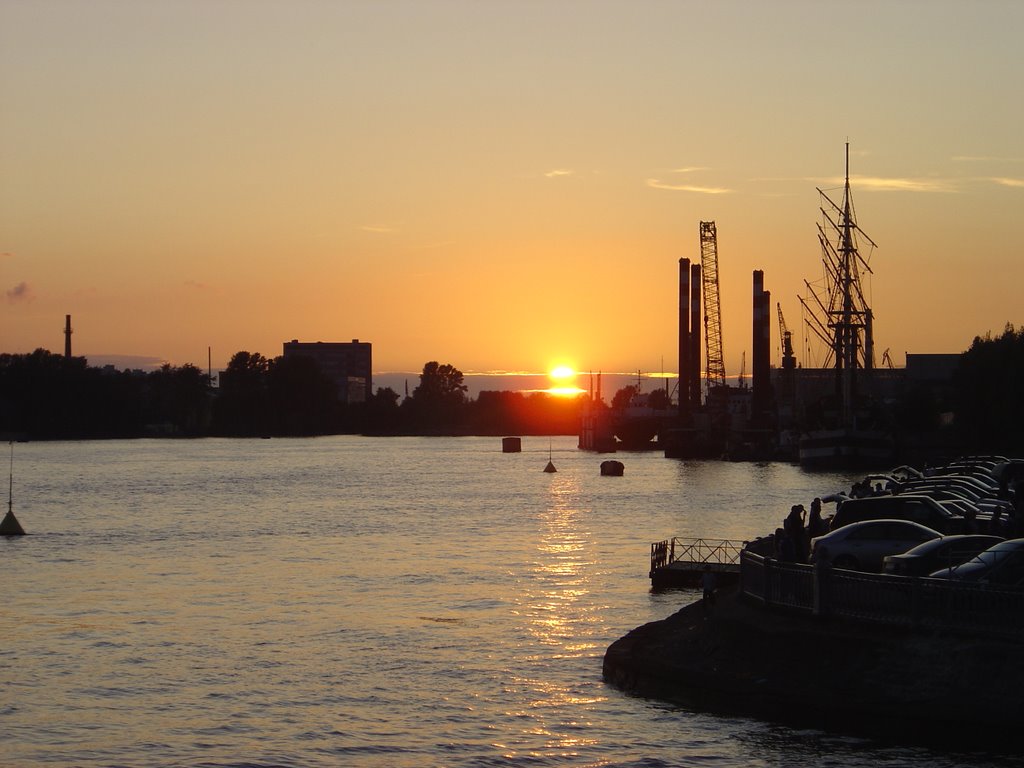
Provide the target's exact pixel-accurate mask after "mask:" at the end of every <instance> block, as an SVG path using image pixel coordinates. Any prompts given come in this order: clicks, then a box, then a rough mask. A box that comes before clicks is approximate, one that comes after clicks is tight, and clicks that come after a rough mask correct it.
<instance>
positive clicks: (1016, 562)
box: [931, 539, 1024, 586]
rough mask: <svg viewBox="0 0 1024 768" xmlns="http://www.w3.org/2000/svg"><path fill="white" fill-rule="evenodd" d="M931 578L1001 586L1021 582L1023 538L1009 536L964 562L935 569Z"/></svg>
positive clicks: (1023, 563) (1014, 584) (1023, 565)
mask: <svg viewBox="0 0 1024 768" xmlns="http://www.w3.org/2000/svg"><path fill="white" fill-rule="evenodd" d="M931 577H932V578H934V579H955V580H957V581H974V582H982V583H986V584H998V585H1000V586H1019V585H1022V584H1024V539H1009V540H1008V541H1003V542H1000V543H999V544H996V545H995V546H992V547H989V548H988V549H986V550H985V551H984V552H980V553H978V554H977V555H976V556H975V557H973V558H972V559H970V560H968V561H967V562H966V563H962V564H961V565H958V566H956V567H955V568H947V569H944V570H940V571H935V572H934V573H932V574H931Z"/></svg>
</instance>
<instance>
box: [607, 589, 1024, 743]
mask: <svg viewBox="0 0 1024 768" xmlns="http://www.w3.org/2000/svg"><path fill="white" fill-rule="evenodd" d="M604 678H605V680H606V681H608V682H609V683H611V684H613V685H615V686H617V687H619V688H621V689H623V690H625V691H627V692H630V693H633V694H636V695H639V696H644V697H649V698H656V699H661V700H666V701H673V702H677V703H680V704H683V705H684V706H687V707H691V708H694V709H701V710H707V711H712V712H721V713H728V714H742V715H750V716H755V717H761V718H765V719H771V720H780V721H787V722H790V723H793V724H797V725H802V726H807V727H815V728H821V729H823V730H829V731H840V732H846V733H862V734H871V735H877V736H892V737H895V738H898V739H900V740H901V741H902V740H913V741H924V742H926V743H935V742H936V741H937V740H942V741H943V742H944V743H961V744H963V745H965V746H967V745H982V746H985V747H992V746H994V745H995V743H996V742H1000V743H1006V742H1007V741H1008V740H1011V741H1017V740H1018V739H1019V738H1020V736H1019V734H1018V732H1017V731H1016V725H1017V723H1018V722H1019V721H1020V712H1019V703H1020V701H1021V698H1022V696H1024V645H1021V644H1020V643H1014V642H1010V641H1001V640H992V639H987V638H986V639H979V638H971V637H965V636H955V635H948V634H939V633H934V632H921V631H914V630H909V629H906V630H901V629H894V628H892V627H888V626H877V625H872V624H865V623H859V622H857V623H855V622H846V621H839V620H831V621H828V620H822V619H819V618H816V617H812V616H805V615H794V614H788V613H777V612H774V611H770V610H767V609H765V608H763V607H761V606H759V605H757V604H756V603H751V602H748V601H746V600H744V599H742V598H741V597H740V596H739V595H738V593H737V592H736V591H735V590H732V591H729V592H723V593H722V594H721V595H720V596H719V599H718V604H717V605H716V606H715V609H714V611H713V612H712V613H711V615H709V616H707V617H705V615H704V611H703V610H702V606H701V603H700V602H698V603H695V604H693V605H690V606H687V607H685V608H683V609H682V610H680V611H679V612H677V613H676V614H674V615H672V616H670V617H669V618H667V619H664V620H662V621H657V622H653V623H651V624H646V625H644V626H642V627H638V628H637V629H634V630H633V631H632V632H630V633H629V634H627V635H626V636H625V637H623V638H621V639H619V640H617V641H616V642H615V643H613V644H612V645H611V646H610V647H609V648H608V650H607V652H606V653H605V657H604Z"/></svg>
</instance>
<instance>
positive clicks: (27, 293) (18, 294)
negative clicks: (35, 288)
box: [7, 282, 33, 304]
mask: <svg viewBox="0 0 1024 768" xmlns="http://www.w3.org/2000/svg"><path fill="white" fill-rule="evenodd" d="M32 299H33V293H32V287H31V286H30V285H29V284H28V283H25V282H21V283H18V284H17V285H16V286H14V287H13V288H10V289H8V291H7V301H8V302H10V303H11V304H15V303H17V302H21V301H32Z"/></svg>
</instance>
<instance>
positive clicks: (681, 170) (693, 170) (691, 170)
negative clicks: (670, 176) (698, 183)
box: [670, 165, 707, 173]
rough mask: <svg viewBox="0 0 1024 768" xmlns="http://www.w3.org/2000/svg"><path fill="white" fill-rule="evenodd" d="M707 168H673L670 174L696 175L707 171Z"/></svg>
mask: <svg viewBox="0 0 1024 768" xmlns="http://www.w3.org/2000/svg"><path fill="white" fill-rule="evenodd" d="M706 170H707V168H705V167H703V166H699V165H691V166H688V167H686V168H673V169H672V170H671V171H670V173H696V172H697V171H706Z"/></svg>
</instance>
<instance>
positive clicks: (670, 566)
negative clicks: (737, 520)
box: [649, 536, 747, 589]
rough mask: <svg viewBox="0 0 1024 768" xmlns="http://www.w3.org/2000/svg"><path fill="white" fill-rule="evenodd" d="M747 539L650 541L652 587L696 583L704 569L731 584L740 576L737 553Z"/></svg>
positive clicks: (721, 580)
mask: <svg viewBox="0 0 1024 768" xmlns="http://www.w3.org/2000/svg"><path fill="white" fill-rule="evenodd" d="M746 544H747V542H745V541H737V540H735V539H703V538H683V537H680V536H674V537H673V538H671V539H665V540H664V541H656V542H654V543H652V544H651V571H650V574H649V576H650V579H651V586H652V587H653V588H654V589H660V588H663V587H681V586H696V585H697V584H699V583H700V577H701V574H702V573H703V572H704V568H705V567H708V568H710V570H711V572H712V573H713V574H715V576H716V577H718V583H719V584H723V583H731V582H733V581H735V580H736V579H738V578H739V575H740V553H741V552H742V551H743V548H744V547H745V546H746Z"/></svg>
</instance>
